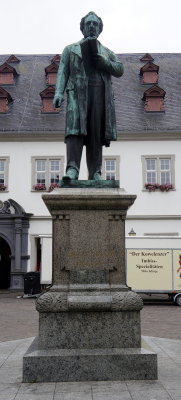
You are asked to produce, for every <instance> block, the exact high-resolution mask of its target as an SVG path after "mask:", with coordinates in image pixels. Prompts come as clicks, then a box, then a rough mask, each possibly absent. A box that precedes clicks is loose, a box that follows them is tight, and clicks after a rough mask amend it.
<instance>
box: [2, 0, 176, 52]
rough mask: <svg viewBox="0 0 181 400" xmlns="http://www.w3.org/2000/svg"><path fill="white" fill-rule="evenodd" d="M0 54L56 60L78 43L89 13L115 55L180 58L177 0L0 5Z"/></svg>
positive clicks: (11, 0) (47, 0)
mask: <svg viewBox="0 0 181 400" xmlns="http://www.w3.org/2000/svg"><path fill="white" fill-rule="evenodd" d="M0 3H1V7H0V12H1V34H2V35H3V36H2V37H1V46H0V47H1V50H0V53H1V54H28V53H29V54H38V53H41V54H46V53H47V54H49V53H50V54H57V53H61V52H62V50H63V48H64V47H65V46H66V45H67V44H70V43H73V42H76V41H78V40H80V39H81V37H82V34H81V32H80V28H79V24H80V20H81V18H82V17H83V16H84V15H86V14H87V13H88V12H89V11H95V12H96V13H97V14H98V15H99V16H100V17H101V18H102V20H103V23H104V30H103V32H102V33H101V35H100V37H99V39H100V41H101V43H102V44H104V45H105V46H107V47H109V48H110V49H111V50H113V51H115V52H116V53H146V52H149V53H156V52H159V53H166V52H168V53H177V52H181V45H180V42H181V0H172V1H168V0H91V1H90V2H89V1H87V0H52V1H51V0H6V1H4V0H0ZM2 38H3V40H2Z"/></svg>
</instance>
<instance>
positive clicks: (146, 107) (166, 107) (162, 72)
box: [0, 54, 181, 289]
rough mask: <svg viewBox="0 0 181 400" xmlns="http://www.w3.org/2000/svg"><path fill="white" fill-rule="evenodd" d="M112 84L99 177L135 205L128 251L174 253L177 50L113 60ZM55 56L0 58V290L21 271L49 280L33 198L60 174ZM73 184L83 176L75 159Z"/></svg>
mask: <svg viewBox="0 0 181 400" xmlns="http://www.w3.org/2000/svg"><path fill="white" fill-rule="evenodd" d="M118 57H119V58H120V60H121V61H122V62H123V64H124V68H125V72H124V75H123V77H121V78H120V79H117V78H113V90H114V95H115V106H116V119H117V132H118V140H117V141H116V142H112V143H111V147H110V148H104V149H103V165H102V176H103V179H119V180H120V187H122V188H124V189H125V190H126V192H128V193H132V194H136V195H137V199H136V201H135V203H134V205H133V206H132V207H131V209H130V210H129V213H128V217H127V221H126V246H127V248H128V249H175V250H178V251H179V249H181V241H180V239H181V208H180V200H181V184H180V170H181V160H180V153H181V151H180V150H181V112H180V108H181V105H180V104H181V101H180V98H181V79H180V74H179V72H180V63H181V54H154V55H153V54H152V55H149V54H145V55H143V54H122V55H118ZM59 61H60V57H59V56H53V55H44V56H42V55H26V56H25V55H17V56H13V55H12V56H7V55H2V56H0V286H1V288H2V289H3V288H4V289H5V288H8V287H10V288H12V289H20V288H23V277H24V274H25V273H26V272H27V271H36V270H40V271H41V283H42V284H49V283H51V268H52V265H51V235H52V228H51V217H50V215H49V212H48V210H47V209H46V207H45V205H44V203H43V201H42V197H41V196H42V194H43V193H44V192H49V191H51V190H52V189H53V188H54V187H55V186H56V184H57V182H58V180H59V179H61V177H62V175H63V174H64V172H65V165H66V147H65V144H64V127H65V111H66V101H65V102H64V103H63V106H62V108H61V109H60V110H54V109H53V107H52V98H53V95H54V88H55V82H56V74H57V69H58V64H59ZM79 177H80V179H87V168H86V160H85V153H83V157H82V162H81V170H80V176H79Z"/></svg>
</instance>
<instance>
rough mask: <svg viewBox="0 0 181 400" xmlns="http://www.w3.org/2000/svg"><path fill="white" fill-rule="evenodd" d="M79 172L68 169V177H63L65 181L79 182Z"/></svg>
mask: <svg viewBox="0 0 181 400" xmlns="http://www.w3.org/2000/svg"><path fill="white" fill-rule="evenodd" d="M78 175H79V174H78V171H77V170H76V169H75V168H68V170H67V172H66V175H64V176H63V178H62V180H63V181H70V180H77V179H78Z"/></svg>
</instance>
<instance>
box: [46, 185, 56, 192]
mask: <svg viewBox="0 0 181 400" xmlns="http://www.w3.org/2000/svg"><path fill="white" fill-rule="evenodd" d="M57 187H58V184H57V183H51V185H50V186H49V189H48V191H49V192H52V190H53V189H55V188H57Z"/></svg>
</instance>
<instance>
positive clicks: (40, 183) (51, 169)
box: [32, 157, 64, 190]
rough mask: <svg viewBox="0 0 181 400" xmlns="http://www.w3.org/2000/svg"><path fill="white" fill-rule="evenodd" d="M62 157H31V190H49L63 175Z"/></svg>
mask: <svg viewBox="0 0 181 400" xmlns="http://www.w3.org/2000/svg"><path fill="white" fill-rule="evenodd" d="M63 171H64V157H32V188H33V190H49V188H50V187H51V186H54V185H55V186H56V185H57V184H58V182H59V180H60V179H61V178H62V176H63Z"/></svg>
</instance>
